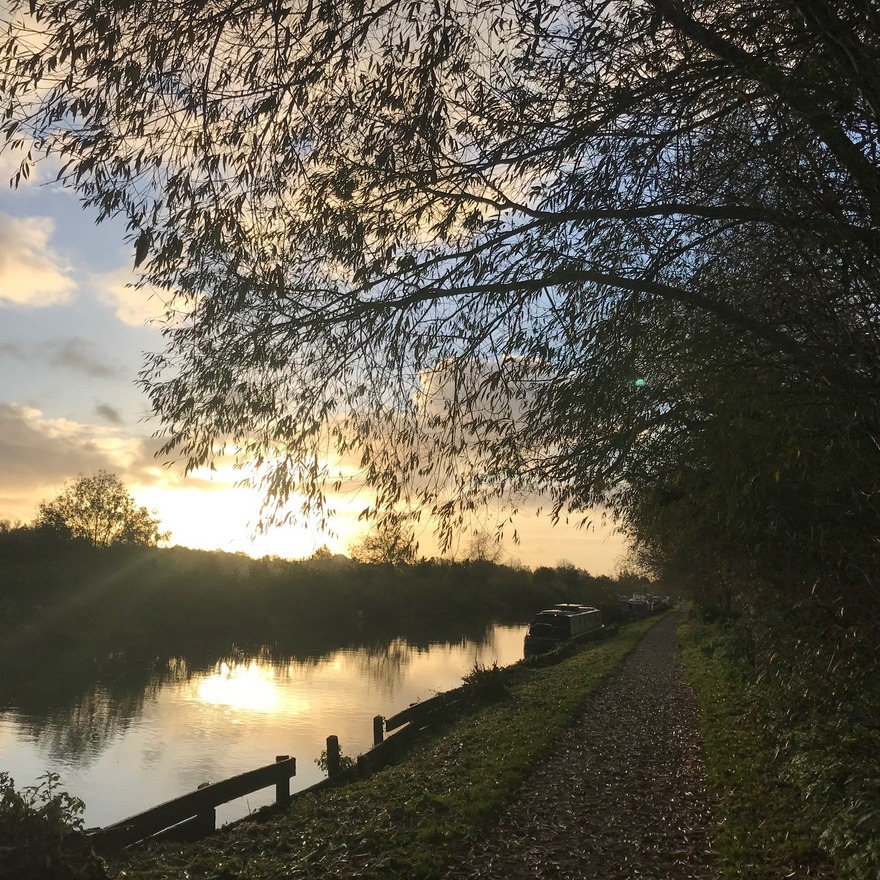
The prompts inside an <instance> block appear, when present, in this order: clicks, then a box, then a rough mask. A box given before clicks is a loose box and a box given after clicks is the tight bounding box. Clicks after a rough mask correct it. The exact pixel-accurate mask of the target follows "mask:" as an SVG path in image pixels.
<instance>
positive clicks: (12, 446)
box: [0, 153, 623, 574]
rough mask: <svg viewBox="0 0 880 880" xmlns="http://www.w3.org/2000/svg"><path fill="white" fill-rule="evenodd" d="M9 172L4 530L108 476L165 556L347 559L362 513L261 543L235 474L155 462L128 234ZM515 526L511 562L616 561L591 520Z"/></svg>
mask: <svg viewBox="0 0 880 880" xmlns="http://www.w3.org/2000/svg"><path fill="white" fill-rule="evenodd" d="M16 167H17V159H16V158H15V156H12V155H9V154H3V153H0V519H7V520H11V521H13V522H15V521H22V522H25V523H27V522H30V521H31V520H32V519H33V518H34V514H35V509H36V506H37V504H38V503H39V502H40V500H42V499H47V498H52V497H54V496H55V495H56V494H58V492H60V491H61V490H62V489H63V487H64V484H65V482H67V481H69V480H71V479H75V478H76V477H77V476H78V475H80V474H83V475H91V474H94V473H96V472H97V471H99V470H105V471H108V472H110V473H115V474H117V475H118V476H119V477H120V478H121V479H122V480H123V482H124V483H125V484H126V486H127V487H128V488H129V491H130V492H131V494H132V495H133V497H134V498H135V500H136V501H137V502H138V504H142V505H145V506H146V507H148V508H149V509H150V510H155V511H156V515H157V516H158V518H159V519H160V520H161V522H162V527H163V529H167V530H170V532H171V540H170V542H169V543H170V544H181V545H184V546H188V547H195V548H200V549H205V550H214V549H219V550H226V551H229V552H236V551H242V552H245V553H248V554H249V555H252V556H263V555H266V554H272V555H277V556H282V557H286V558H301V557H304V556H308V555H310V554H311V553H312V552H314V550H315V549H317V548H318V547H320V546H321V545H323V544H327V545H328V546H329V547H330V549H331V550H332V551H333V552H339V553H345V552H347V550H348V547H349V545H350V544H351V543H352V542H353V541H354V540H356V539H357V538H358V537H360V536H361V535H362V534H363V531H364V526H363V525H362V524H360V523H358V522H357V512H358V511H359V510H360V509H361V508H362V507H363V504H362V503H359V502H358V501H357V500H351V501H348V500H347V499H344V498H342V499H337V500H336V503H335V504H334V507H335V508H336V509H337V510H338V511H339V516H338V517H337V519H336V520H335V522H334V525H333V533H332V534H328V533H322V532H320V531H318V530H317V529H315V528H312V527H309V526H308V525H307V524H293V525H289V526H283V527H278V528H273V529H271V530H270V531H269V532H267V533H266V534H262V535H257V534H256V529H255V523H256V522H257V520H258V518H259V510H260V503H261V498H260V496H259V495H258V493H257V492H255V491H253V490H248V489H244V488H241V487H236V485H235V484H236V482H237V481H238V480H239V478H240V475H238V474H237V473H235V472H233V471H231V470H228V471H224V470H222V469H220V470H218V471H215V472H205V473H198V472H197V473H194V474H192V475H190V476H188V477H184V476H183V475H182V474H181V473H180V469H179V468H178V467H176V466H175V465H174V464H173V463H169V462H166V461H163V460H161V459H159V458H157V457H156V451H157V449H158V446H159V442H158V441H157V440H156V439H155V437H154V434H155V432H156V431H157V430H158V429H159V428H160V425H159V423H158V422H157V421H156V419H155V418H154V417H153V416H152V415H151V413H150V410H149V403H148V400H147V398H146V396H145V394H144V393H143V392H142V391H141V390H140V389H139V388H138V387H137V384H136V379H137V375H138V371H139V369H140V368H141V365H142V359H143V353H144V352H148V351H158V350H161V348H162V347H163V346H162V339H161V336H160V333H159V329H158V327H157V326H156V324H155V323H154V322H153V321H154V319H155V318H156V317H158V314H159V312H160V308H159V306H158V304H157V302H156V300H155V299H154V298H153V297H151V296H150V295H149V294H148V293H146V292H144V291H136V290H133V289H131V288H129V287H127V285H128V284H130V283H131V282H133V281H134V278H135V276H134V272H133V262H134V246H133V245H132V244H131V243H126V241H125V227H124V223H123V222H122V221H110V222H105V223H103V224H101V225H97V224H96V223H95V215H94V214H92V213H89V212H88V211H87V210H84V209H83V208H82V207H81V206H80V204H79V202H78V200H77V198H76V197H75V196H74V195H73V194H72V193H70V192H68V191H66V190H64V189H63V188H61V187H60V186H58V185H57V184H55V183H54V182H53V181H54V174H55V169H54V167H53V166H52V165H51V164H46V165H43V166H42V167H39V166H38V171H37V173H36V174H35V175H34V176H33V178H32V179H31V180H29V181H27V182H22V184H21V185H20V186H19V188H18V189H14V188H12V187H10V186H9V183H8V182H9V178H10V177H11V175H12V174H13V173H14V172H15V170H16ZM151 322H153V323H151ZM515 527H516V530H517V533H518V535H519V538H520V543H519V544H514V543H513V542H512V541H511V540H510V539H507V540H506V541H505V543H504V544H503V545H502V550H503V557H502V558H503V560H504V561H507V562H518V563H521V564H523V565H527V566H529V567H533V568H534V567H537V566H540V565H551V566H552V565H556V564H558V563H559V562H562V561H565V562H570V563H573V564H575V565H577V566H578V567H580V568H584V569H586V570H587V571H589V572H590V573H592V574H612V573H613V572H614V571H615V569H616V567H617V565H618V563H619V561H620V558H621V556H622V554H623V545H622V543H621V540H620V538H619V537H618V536H617V535H616V534H615V533H614V529H613V527H612V526H611V525H610V524H607V523H603V522H602V521H601V519H600V518H598V517H597V525H596V526H595V528H591V529H577V528H575V527H574V526H568V525H564V524H562V525H558V526H555V527H554V526H552V525H551V523H550V521H549V519H548V518H547V517H542V518H538V517H536V516H534V515H531V514H530V513H524V514H521V515H519V516H518V517H517V519H516V521H515ZM416 537H417V539H418V541H419V546H420V552H421V553H422V554H423V555H426V556H431V555H434V554H435V553H436V552H437V547H436V543H435V542H434V540H433V536H432V531H431V528H430V524H429V523H425V524H423V525H421V526H420V527H419V532H418V533H417V535H416ZM467 540H468V539H467V538H464V539H463V545H462V547H459V548H458V552H459V553H461V552H462V550H463V547H464V545H466V544H467ZM454 549H455V548H454Z"/></svg>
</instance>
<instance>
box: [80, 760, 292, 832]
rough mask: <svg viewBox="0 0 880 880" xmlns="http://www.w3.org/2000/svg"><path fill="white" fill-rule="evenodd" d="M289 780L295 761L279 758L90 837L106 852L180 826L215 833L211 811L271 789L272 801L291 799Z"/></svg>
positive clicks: (118, 823) (101, 830) (213, 815)
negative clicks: (261, 790) (268, 788)
mask: <svg viewBox="0 0 880 880" xmlns="http://www.w3.org/2000/svg"><path fill="white" fill-rule="evenodd" d="M291 776H296V758H291V757H289V756H288V755H279V756H278V757H277V758H276V759H275V763H274V764H267V765H266V766H265V767H258V768H257V769H256V770H248V771H247V772H246V773H240V774H239V775H238V776H232V777H230V778H229V779H224V780H223V781H222V782H215V783H213V784H211V785H205V786H203V787H202V788H199V789H198V790H197V791H194V792H191V793H190V794H185V795H182V796H181V797H179V798H175V799H174V800H171V801H166V803H164V804H159V805H158V806H157V807H153V808H152V809H150V810H145V811H144V812H143V813H138V814H137V815H135V816H130V817H129V818H128V819H123V820H122V821H121V822H116V823H114V824H113V825H107V826H106V827H104V828H98V829H95V830H94V831H90V832H89V835H90V837H91V838H92V841H93V842H94V844H95V845H96V846H97V847H105V848H122V847H125V846H129V845H130V844H132V843H137V842H138V841H139V840H144V839H146V838H147V837H153V836H155V835H158V834H159V833H160V832H163V831H165V830H166V829H170V828H171V827H172V826H174V828H175V829H176V828H178V827H179V826H180V825H181V824H183V823H193V824H194V826H195V827H196V828H197V831H198V834H200V835H204V834H207V833H210V832H211V831H213V830H214V823H215V810H214V808H215V807H218V806H220V805H221V804H225V803H226V802H227V801H231V800H235V798H239V797H244V795H246V794H250V793H251V792H254V791H259V790H260V789H261V788H267V787H268V786H270V785H274V786H275V800H276V801H286V800H287V799H288V798H289V797H290V778H291Z"/></svg>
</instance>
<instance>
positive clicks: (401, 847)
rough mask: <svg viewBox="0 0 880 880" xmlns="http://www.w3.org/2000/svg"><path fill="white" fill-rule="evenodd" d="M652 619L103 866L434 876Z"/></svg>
mask: <svg viewBox="0 0 880 880" xmlns="http://www.w3.org/2000/svg"><path fill="white" fill-rule="evenodd" d="M657 620H658V618H653V619H649V620H645V621H639V622H638V623H633V624H629V625H627V626H625V627H623V628H622V629H621V630H620V631H619V633H618V634H617V635H616V636H615V637H614V638H611V639H608V640H607V641H603V642H596V643H593V644H588V645H585V646H583V647H582V648H581V649H580V650H578V651H577V652H576V653H575V654H573V655H572V656H570V657H567V658H566V659H564V660H562V662H559V663H558V664H556V665H550V666H539V665H537V664H535V665H528V664H517V665H516V666H514V667H511V668H510V669H509V670H508V671H507V672H506V673H505V674H504V676H503V681H502V682H501V687H500V688H499V689H493V688H486V692H487V696H486V700H485V701H484V702H479V701H470V702H469V703H468V704H467V706H466V707H464V708H462V709H460V710H457V711H456V712H454V713H451V714H450V715H449V716H448V717H447V718H446V719H445V720H444V722H443V723H442V726H440V727H439V728H438V729H435V730H432V731H430V732H429V733H428V734H426V736H425V737H424V739H423V740H422V741H420V742H415V743H414V744H413V747H412V749H411V750H410V751H409V753H408V754H407V756H406V758H405V760H403V761H402V762H401V763H399V764H397V765H395V766H392V767H389V768H386V769H385V770H383V771H381V772H379V773H377V774H375V775H373V776H370V777H368V778H365V779H359V780H355V781H353V782H351V783H350V784H347V785H344V786H340V787H337V788H331V789H328V790H324V791H322V792H319V793H314V794H307V795H304V796H302V797H300V798H296V799H295V800H294V801H293V802H292V804H291V805H290V808H289V809H287V810H284V811H283V812H280V813H277V814H275V815H271V816H269V817H267V818H265V819H264V820H263V821H259V822H258V821H253V822H246V823H242V824H240V825H238V826H236V827H234V828H232V829H229V830H221V831H220V832H219V833H218V834H216V835H214V836H213V837H211V838H208V839H206V840H204V841H202V842H200V843H198V844H190V845H181V844H176V845H175V844H159V845H153V846H149V847H143V848H138V849H136V850H132V851H131V852H130V853H128V854H127V856H126V858H125V859H124V860H121V861H116V862H111V863H110V865H109V873H110V874H111V876H114V877H119V878H122V877H125V878H126V880H148V878H149V880H171V878H180V877H182V876H184V872H187V873H186V876H188V877H189V878H193V880H207V878H214V877H218V876H222V877H224V878H228V880H232V878H236V877H240V878H248V880H262V878H266V880H268V878H270V877H271V878H276V877H279V876H285V877H302V878H318V877H321V878H329V877H355V876H361V877H389V878H390V877H400V878H403V877H407V878H416V877H425V878H427V877H437V876H440V875H441V874H442V872H443V870H444V868H445V866H446V865H447V864H448V863H449V861H450V860H451V859H452V857H453V855H454V854H455V853H456V852H458V851H459V850H460V848H461V847H462V846H463V845H468V844H469V843H471V842H472V841H473V840H475V839H476V837H477V835H479V834H480V833H481V832H482V830H483V829H485V828H486V827H487V826H488V825H489V824H491V822H492V820H493V819H494V818H495V817H496V816H497V815H498V812H499V810H500V809H501V806H502V805H503V804H504V803H505V802H506V801H507V800H508V799H509V798H510V797H512V796H513V794H514V793H515V792H516V791H517V789H518V788H519V786H520V784H521V783H522V780H523V778H524V777H525V775H526V774H527V772H528V770H529V768H530V767H533V766H534V765H535V764H536V762H537V761H539V760H540V758H541V756H542V755H544V754H546V752H547V750H548V749H549V748H550V747H551V745H552V743H553V742H554V741H555V740H556V739H557V737H558V736H559V734H560V732H561V731H563V730H564V729H566V728H568V727H570V726H571V723H572V721H573V719H574V718H575V717H576V716H577V714H578V711H579V710H580V708H581V707H582V706H583V705H584V701H585V700H586V699H587V697H588V696H589V695H590V694H592V693H594V692H595V691H596V690H597V689H598V688H599V687H600V686H601V684H602V682H603V681H605V680H606V679H607V677H608V676H609V675H611V674H612V673H613V672H614V670H615V669H617V668H618V666H619V665H620V663H621V662H622V661H623V659H624V658H625V657H626V656H627V655H628V654H629V653H630V652H631V651H632V650H633V649H634V648H635V646H636V645H637V644H638V642H639V641H640V639H641V638H642V637H643V636H644V634H645V632H646V631H648V630H649V629H651V628H652V627H653V626H654V625H655V624H656V622H657Z"/></svg>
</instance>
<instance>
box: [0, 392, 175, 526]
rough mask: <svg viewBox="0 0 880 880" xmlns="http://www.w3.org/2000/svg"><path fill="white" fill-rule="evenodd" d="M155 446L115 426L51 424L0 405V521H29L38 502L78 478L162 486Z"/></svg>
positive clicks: (30, 410) (25, 409) (36, 415)
mask: <svg viewBox="0 0 880 880" xmlns="http://www.w3.org/2000/svg"><path fill="white" fill-rule="evenodd" d="M104 406H106V404H105V405H104ZM107 410H108V411H109V412H115V410H113V409H112V407H107ZM157 446H158V441H155V440H152V439H151V438H147V437H142V436H134V435H132V434H131V432H130V431H128V430H126V429H125V428H123V427H121V426H119V425H117V424H111V425H89V424H82V423H79V422H73V421H70V420H68V419H50V418H46V417H45V416H44V414H43V413H42V412H40V410H38V409H34V408H32V407H26V406H19V405H17V404H8V403H0V487H2V489H0V518H7V517H8V518H13V519H14V518H21V519H30V518H31V517H32V514H33V511H34V508H35V507H36V504H37V502H38V501H40V499H41V498H45V497H47V496H49V495H52V494H53V493H54V492H55V491H57V490H58V489H60V487H61V486H62V485H63V484H64V483H65V482H66V481H67V480H70V479H74V478H75V477H76V476H77V475H78V474H94V473H95V472H97V471H99V470H106V471H109V472H111V473H115V474H118V475H119V477H120V479H122V481H123V482H125V483H126V484H127V485H134V484H138V485H142V486H149V485H154V484H159V483H162V482H165V481H167V480H168V479H169V474H168V472H167V471H165V470H163V469H162V468H161V466H160V465H159V464H158V463H157V462H156V460H155V458H154V452H155V451H156V449H157Z"/></svg>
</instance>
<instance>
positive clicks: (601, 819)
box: [446, 615, 719, 880]
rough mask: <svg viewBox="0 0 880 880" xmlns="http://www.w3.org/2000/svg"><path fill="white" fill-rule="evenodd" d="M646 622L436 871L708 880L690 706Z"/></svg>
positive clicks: (677, 670)
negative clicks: (465, 843) (496, 808)
mask: <svg viewBox="0 0 880 880" xmlns="http://www.w3.org/2000/svg"><path fill="white" fill-rule="evenodd" d="M678 622H679V620H678V615H670V616H668V617H667V618H665V619H664V620H661V621H660V623H658V624H657V626H655V627H654V628H653V629H652V630H651V631H650V632H649V633H648V635H647V636H645V638H644V639H643V640H642V642H641V643H640V644H639V646H638V647H637V648H636V649H635V651H633V653H632V654H631V655H630V656H629V657H628V658H627V660H626V661H625V662H624V664H623V665H622V666H621V668H620V670H619V671H618V672H617V673H616V674H615V675H614V676H613V677H612V678H611V679H610V680H609V681H608V682H606V684H605V685H604V686H603V687H602V688H601V689H600V690H599V691H598V692H597V693H596V694H595V695H594V696H593V698H592V699H591V700H590V701H589V703H588V704H587V706H586V708H585V711H584V714H583V716H582V717H581V719H580V720H579V721H578V723H577V724H576V725H575V726H574V727H573V728H572V729H571V730H570V731H567V732H566V733H565V734H564V735H563V737H562V738H561V739H560V740H559V742H558V743H557V745H556V746H555V748H554V750H553V753H552V754H551V755H550V756H548V757H547V759H546V760H545V761H544V762H543V763H542V764H541V765H540V766H539V767H537V768H536V769H535V771H534V772H533V773H532V774H531V775H530V776H529V777H528V779H527V780H526V781H525V783H524V784H523V787H522V789H521V790H520V791H519V793H518V794H517V796H516V797H515V798H514V799H513V801H512V802H511V803H510V804H509V806H508V807H507V809H506V810H505V812H504V813H503V815H502V816H501V818H500V821H499V823H498V825H497V826H496V827H495V828H494V829H493V830H492V831H490V832H489V833H488V834H487V835H486V837H485V838H484V839H483V840H481V841H480V842H479V843H478V844H476V845H475V846H474V847H473V848H472V849H471V851H470V853H468V854H467V856H466V857H464V858H462V859H461V860H460V861H458V862H457V863H456V864H453V865H450V867H449V870H448V872H447V874H446V876H447V877H448V878H450V880H462V878H481V880H485V878H498V880H512V878H526V877H528V878H553V880H565V878H578V880H590V878H597V880H598V878H601V880H635V878H650V880H666V878H668V880H692V878H693V880H709V878H717V877H718V876H719V874H718V869H717V865H716V861H715V858H714V856H713V853H712V843H711V829H712V802H711V797H710V794H709V792H708V790H707V786H706V781H705V771H704V765H703V756H702V744H701V741H700V736H699V733H698V729H697V717H698V716H697V706H696V702H695V699H694V695H693V692H692V691H691V689H690V687H689V685H688V684H687V683H686V681H685V679H684V672H683V669H682V666H681V663H680V661H679V658H678V654H677V651H676V648H675V629H676V627H677V625H678Z"/></svg>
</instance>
